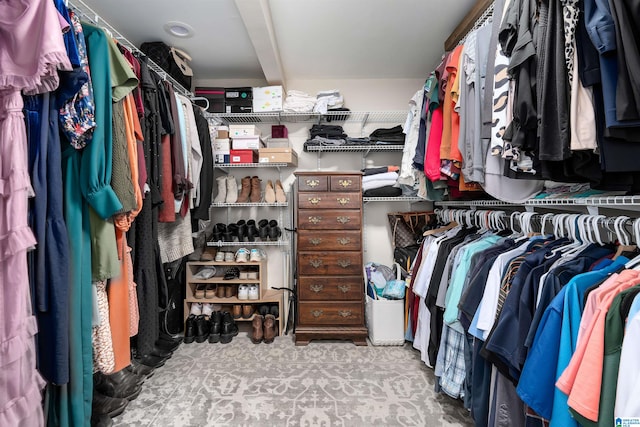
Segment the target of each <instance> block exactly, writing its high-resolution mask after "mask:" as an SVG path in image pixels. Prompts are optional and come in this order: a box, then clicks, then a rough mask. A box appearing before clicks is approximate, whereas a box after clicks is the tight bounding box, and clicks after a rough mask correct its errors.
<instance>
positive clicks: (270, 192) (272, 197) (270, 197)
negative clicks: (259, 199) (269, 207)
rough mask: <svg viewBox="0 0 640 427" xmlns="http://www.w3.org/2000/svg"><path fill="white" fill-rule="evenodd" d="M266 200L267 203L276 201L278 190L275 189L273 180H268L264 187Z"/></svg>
mask: <svg viewBox="0 0 640 427" xmlns="http://www.w3.org/2000/svg"><path fill="white" fill-rule="evenodd" d="M264 201H265V202H266V203H275V202H276V192H275V190H274V189H273V183H272V182H271V180H269V181H267V185H265V187H264Z"/></svg>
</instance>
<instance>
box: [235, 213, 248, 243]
mask: <svg viewBox="0 0 640 427" xmlns="http://www.w3.org/2000/svg"><path fill="white" fill-rule="evenodd" d="M236 225H237V226H238V242H244V238H245V236H246V235H247V223H246V222H245V220H244V219H241V220H240V221H238V222H237V223H236Z"/></svg>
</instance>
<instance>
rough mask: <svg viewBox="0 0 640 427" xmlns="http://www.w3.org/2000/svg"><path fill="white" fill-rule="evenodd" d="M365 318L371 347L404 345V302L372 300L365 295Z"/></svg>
mask: <svg viewBox="0 0 640 427" xmlns="http://www.w3.org/2000/svg"><path fill="white" fill-rule="evenodd" d="M365 298H366V305H365V318H366V320H367V328H368V329H369V340H370V341H371V344H373V345H403V344H404V300H403V299H401V300H388V299H378V300H374V299H373V298H371V297H370V296H369V295H365Z"/></svg>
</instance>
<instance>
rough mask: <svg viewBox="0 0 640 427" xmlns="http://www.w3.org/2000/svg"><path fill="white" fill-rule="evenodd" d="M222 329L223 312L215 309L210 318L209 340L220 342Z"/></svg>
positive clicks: (213, 342) (212, 342)
mask: <svg viewBox="0 0 640 427" xmlns="http://www.w3.org/2000/svg"><path fill="white" fill-rule="evenodd" d="M221 331H222V314H220V312H219V311H214V312H213V314H212V315H211V319H210V320H209V342H210V343H211V344H215V343H217V342H220V333H221Z"/></svg>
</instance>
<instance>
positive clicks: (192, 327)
mask: <svg viewBox="0 0 640 427" xmlns="http://www.w3.org/2000/svg"><path fill="white" fill-rule="evenodd" d="M195 339H196V316H195V314H190V315H189V317H187V321H186V322H185V326H184V343H185V344H191V343H192V342H193V341H194V340H195Z"/></svg>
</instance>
